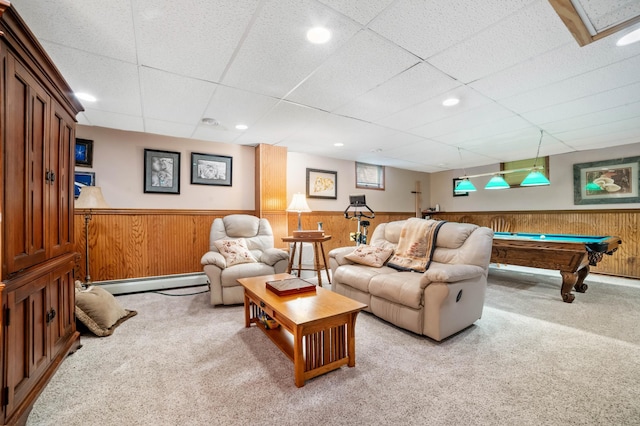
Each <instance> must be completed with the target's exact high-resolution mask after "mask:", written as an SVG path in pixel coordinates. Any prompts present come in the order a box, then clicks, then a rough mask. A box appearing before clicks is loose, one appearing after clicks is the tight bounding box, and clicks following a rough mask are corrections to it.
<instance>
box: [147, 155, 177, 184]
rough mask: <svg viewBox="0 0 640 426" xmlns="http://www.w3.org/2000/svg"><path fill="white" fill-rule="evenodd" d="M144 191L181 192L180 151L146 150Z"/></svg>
mask: <svg viewBox="0 0 640 426" xmlns="http://www.w3.org/2000/svg"><path fill="white" fill-rule="evenodd" d="M144 192H145V193H160V194H179V193H180V153H179V152H172V151H157V150H155V149H145V150H144Z"/></svg>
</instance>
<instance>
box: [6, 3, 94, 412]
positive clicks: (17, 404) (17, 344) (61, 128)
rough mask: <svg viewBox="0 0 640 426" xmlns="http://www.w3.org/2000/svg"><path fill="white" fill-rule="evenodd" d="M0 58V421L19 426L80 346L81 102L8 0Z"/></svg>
mask: <svg viewBox="0 0 640 426" xmlns="http://www.w3.org/2000/svg"><path fill="white" fill-rule="evenodd" d="M0 61H1V62H2V72H1V73H0V94H1V96H0V148H1V149H0V156H1V161H0V167H1V168H2V169H1V171H0V176H1V178H0V187H1V188H2V201H1V204H0V240H1V241H2V244H1V245H0V257H1V258H2V279H1V283H0V293H1V295H2V315H1V316H0V323H1V326H2V327H1V328H0V341H1V342H2V350H1V352H0V365H1V366H2V370H1V372H0V377H1V379H2V389H0V401H1V403H2V409H1V411H0V421H1V423H2V424H24V423H25V422H26V419H27V416H28V415H29V412H30V411H31V407H32V406H33V403H34V402H35V400H36V398H37V397H38V395H39V394H40V392H41V391H42V389H43V388H44V387H45V385H46V384H47V382H48V381H49V379H50V378H51V377H52V376H53V374H54V372H55V370H56V369H57V367H58V366H59V365H60V363H61V362H62V361H63V359H64V358H65V357H66V356H67V355H68V354H69V353H70V352H73V351H75V350H76V349H77V348H78V347H79V344H80V339H79V333H78V332H77V331H76V325H75V314H74V308H75V293H74V281H75V280H74V264H75V254H74V252H73V245H74V240H73V238H74V236H73V202H74V197H73V175H74V149H75V125H76V122H75V116H76V114H77V113H78V112H80V111H82V106H81V105H80V103H79V102H78V101H77V100H76V99H75V97H74V96H73V94H72V92H71V89H70V88H69V86H68V84H67V83H66V82H65V81H64V79H63V78H62V75H61V74H60V72H59V71H58V70H57V69H56V67H55V65H54V64H53V62H52V61H51V59H50V58H49V56H48V55H47V54H46V53H45V51H44V50H43V48H42V46H41V45H40V44H39V43H38V41H37V40H36V38H35V36H34V35H33V34H32V33H31V31H30V30H29V29H28V28H27V26H26V25H25V23H24V22H23V20H22V19H21V18H20V16H19V15H18V14H17V13H16V11H15V10H14V9H13V7H12V6H11V5H10V4H9V2H8V1H6V0H0Z"/></svg>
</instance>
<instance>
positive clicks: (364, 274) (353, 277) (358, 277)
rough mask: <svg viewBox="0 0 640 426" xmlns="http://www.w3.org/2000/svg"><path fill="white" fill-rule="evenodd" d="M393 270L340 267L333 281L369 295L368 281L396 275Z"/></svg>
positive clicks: (386, 268)
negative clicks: (382, 276)
mask: <svg viewBox="0 0 640 426" xmlns="http://www.w3.org/2000/svg"><path fill="white" fill-rule="evenodd" d="M396 272H397V271H396V270H395V269H391V268H388V267H386V266H383V267H380V268H375V267H373V266H364V265H358V264H354V265H342V266H340V267H339V268H338V269H336V272H335V274H334V276H333V280H334V281H336V282H340V283H347V285H348V286H349V287H353V288H355V289H357V290H360V291H363V292H365V293H369V281H370V280H371V278H372V277H375V276H376V275H380V274H390V273H396Z"/></svg>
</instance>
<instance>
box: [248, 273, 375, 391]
mask: <svg viewBox="0 0 640 426" xmlns="http://www.w3.org/2000/svg"><path fill="white" fill-rule="evenodd" d="M292 277H293V276H292V275H289V274H275V275H265V276H260V277H251V278H240V279H238V282H239V283H240V284H241V285H242V286H243V287H244V322H245V327H250V326H251V324H256V326H257V327H258V328H260V329H261V330H262V331H263V332H264V333H265V334H266V335H267V336H269V338H270V339H271V341H272V342H273V343H274V344H275V345H276V346H277V347H279V348H280V349H281V350H282V352H284V354H285V355H287V356H288V357H289V359H291V360H292V361H293V368H294V376H295V383H296V386H298V387H302V386H304V382H305V380H308V379H311V378H312V377H316V376H319V375H320V374H324V373H327V372H329V371H332V370H336V369H338V368H340V367H342V366H343V365H345V364H346V365H348V366H349V367H355V365H356V341H355V325H356V316H357V315H358V312H360V311H361V310H362V309H364V308H366V307H367V305H365V304H363V303H360V302H356V301H355V300H352V299H349V298H348V297H345V296H342V295H340V294H337V293H334V292H332V291H331V290H327V289H325V288H322V287H316V291H315V292H310V293H302V294H295V295H291V296H283V297H280V296H278V295H276V294H275V293H272V292H271V291H269V290H267V289H266V285H265V283H266V282H267V281H272V280H282V279H284V278H292ZM262 313H266V314H267V315H269V316H270V317H271V318H273V319H274V320H276V321H277V322H278V324H280V327H278V328H276V329H267V328H266V327H265V326H264V325H263V324H262V322H261V321H260V320H259V315H260V314H262Z"/></svg>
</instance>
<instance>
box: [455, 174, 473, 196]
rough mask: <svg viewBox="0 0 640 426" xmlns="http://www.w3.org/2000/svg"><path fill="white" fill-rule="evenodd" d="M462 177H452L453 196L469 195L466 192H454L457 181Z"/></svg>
mask: <svg viewBox="0 0 640 426" xmlns="http://www.w3.org/2000/svg"><path fill="white" fill-rule="evenodd" d="M462 180H463V179H458V178H453V196H454V197H467V196H469V193H468V192H456V185H458V182H461V181H462Z"/></svg>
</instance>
